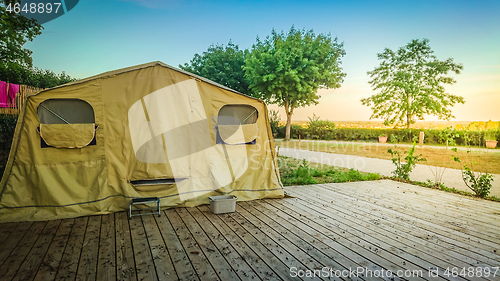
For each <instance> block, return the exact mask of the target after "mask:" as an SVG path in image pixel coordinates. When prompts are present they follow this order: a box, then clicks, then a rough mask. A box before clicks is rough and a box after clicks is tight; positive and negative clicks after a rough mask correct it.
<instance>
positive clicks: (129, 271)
mask: <svg viewBox="0 0 500 281" xmlns="http://www.w3.org/2000/svg"><path fill="white" fill-rule="evenodd" d="M115 231H116V232H115V235H116V279H117V280H119V281H135V280H137V274H136V271H135V261H134V251H133V249H132V238H131V236H130V227H129V220H128V214H127V212H119V213H116V214H115Z"/></svg>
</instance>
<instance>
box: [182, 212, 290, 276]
mask: <svg viewBox="0 0 500 281" xmlns="http://www.w3.org/2000/svg"><path fill="white" fill-rule="evenodd" d="M197 209H198V210H199V211H200V213H201V214H203V215H204V216H205V218H206V219H207V220H208V222H207V223H212V225H213V226H214V227H215V228H216V229H217V230H218V231H219V232H220V233H221V234H222V236H223V237H224V238H225V239H226V240H227V241H228V243H230V245H232V246H233V248H234V249H235V250H236V251H237V252H238V254H239V255H240V256H241V257H242V259H243V260H244V261H246V262H247V263H248V265H249V266H250V267H251V268H252V269H253V270H254V271H255V272H256V273H257V274H258V275H259V277H260V278H261V279H263V280H282V279H281V278H280V277H279V276H278V274H277V273H276V272H274V271H273V268H271V267H270V266H269V265H267V264H266V262H265V261H264V260H263V259H261V257H260V256H258V255H257V254H256V253H255V252H254V251H253V250H252V247H251V245H250V244H248V245H247V244H246V243H245V242H244V241H243V240H242V239H241V238H240V237H239V236H238V235H237V234H236V233H235V232H234V231H233V230H231V228H229V226H227V225H226V223H224V222H223V221H222V219H221V218H219V216H217V215H215V214H213V213H212V212H211V211H210V208H208V207H207V206H206V205H203V206H198V207H197ZM192 210H194V208H190V209H189V211H190V212H191V211H192ZM195 218H198V216H195ZM199 222H200V224H201V221H199ZM273 266H277V264H275V265H273ZM283 266H284V265H283ZM284 275H286V274H284Z"/></svg>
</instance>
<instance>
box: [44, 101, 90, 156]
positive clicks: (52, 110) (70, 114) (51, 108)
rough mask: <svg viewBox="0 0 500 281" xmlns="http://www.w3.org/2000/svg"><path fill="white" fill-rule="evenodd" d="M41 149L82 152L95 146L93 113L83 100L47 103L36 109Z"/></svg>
mask: <svg viewBox="0 0 500 281" xmlns="http://www.w3.org/2000/svg"><path fill="white" fill-rule="evenodd" d="M37 115H38V119H39V120H40V128H39V133H40V138H41V146H42V148H43V147H56V148H82V147H85V146H87V145H95V144H96V141H95V131H96V129H97V126H95V116H94V109H93V108H92V106H91V105H90V104H89V103H87V102H86V101H83V100H80V99H48V100H45V101H43V102H42V103H40V105H39V106H38V108H37Z"/></svg>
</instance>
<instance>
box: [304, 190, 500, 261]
mask: <svg viewBox="0 0 500 281" xmlns="http://www.w3.org/2000/svg"><path fill="white" fill-rule="evenodd" d="M314 193H315V192H313V191H311V190H309V191H308V192H307V194H306V193H303V194H301V197H300V199H301V200H305V201H307V202H305V203H304V204H305V205H307V206H309V205H310V204H319V205H318V206H319V208H323V209H327V210H329V212H330V213H331V215H332V216H335V217H346V218H350V219H357V220H362V222H360V223H359V224H364V225H366V226H368V227H370V226H371V227H372V229H373V231H378V230H380V231H384V232H382V234H383V235H387V233H393V234H394V235H395V237H396V238H397V239H400V238H401V237H408V240H410V243H409V245H410V246H411V245H413V247H417V246H416V245H417V244H420V245H419V246H418V247H417V248H418V249H421V248H423V249H425V248H428V247H431V248H433V247H439V248H438V250H430V251H431V252H434V253H431V254H436V253H439V254H443V253H446V255H449V256H453V257H454V258H457V259H461V260H463V261H464V262H466V263H468V264H470V265H473V266H483V265H487V264H488V265H490V266H491V265H495V264H498V262H497V261H494V260H492V259H490V258H489V257H487V256H483V255H479V254H477V253H474V252H472V251H470V250H467V249H465V248H462V247H457V245H459V246H460V245H461V243H460V242H457V241H454V240H451V239H448V238H447V237H442V236H440V235H436V234H435V233H432V232H430V231H427V230H424V229H421V228H419V227H416V226H414V225H413V222H412V221H411V220H394V219H392V218H390V217H389V216H386V214H385V211H384V209H381V208H373V207H369V209H365V208H363V207H362V206H357V205H358V202H354V201H347V202H344V201H346V200H337V201H330V200H331V199H332V198H328V197H327V198H326V199H328V200H326V199H325V200H321V199H320V198H319V197H318V196H314V198H312V199H308V196H309V195H314ZM318 195H319V196H321V197H325V195H324V193H322V192H321V193H320V194H318ZM332 202H333V203H332ZM446 260H448V258H446Z"/></svg>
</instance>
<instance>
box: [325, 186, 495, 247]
mask: <svg viewBox="0 0 500 281" xmlns="http://www.w3.org/2000/svg"><path fill="white" fill-rule="evenodd" d="M384 185H386V186H385V187H384V192H373V191H375V190H379V189H380V184H376V183H374V186H372V187H371V186H367V185H366V184H365V185H359V186H358V188H357V192H356V194H355V195H356V197H357V198H359V199H363V200H365V201H368V202H374V201H376V202H377V204H378V205H381V206H382V205H383V203H385V204H386V205H383V206H391V207H392V208H398V207H399V208H402V210H403V211H404V212H405V213H408V214H410V213H413V214H414V213H417V214H419V218H421V219H425V220H427V221H430V222H433V223H439V224H441V225H446V226H447V227H450V228H452V229H455V230H459V231H462V232H463V231H468V232H470V234H471V235H474V236H477V237H480V238H483V239H486V240H490V241H491V238H493V239H496V240H497V239H499V238H500V234H499V232H500V223H499V222H498V221H499V220H498V216H497V215H493V214H488V213H486V212H471V211H462V210H461V209H460V208H457V207H453V208H450V207H449V206H444V204H443V203H442V202H441V203H437V201H430V200H428V199H427V197H431V198H434V197H438V195H440V193H441V192H439V191H437V190H435V191H434V192H435V194H434V196H424V195H421V194H420V192H421V191H419V190H418V191H417V190H415V189H414V188H409V186H411V185H408V184H403V183H399V182H392V181H390V182H384ZM319 186H320V187H322V188H325V189H327V190H331V191H338V189H339V188H341V187H340V186H336V185H328V184H327V185H319ZM341 189H342V193H343V194H346V195H349V196H353V194H354V193H353V192H352V190H349V189H344V188H341ZM499 211H500V210H499ZM495 221H496V222H497V223H493V222H495ZM469 228H470V229H469Z"/></svg>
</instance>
